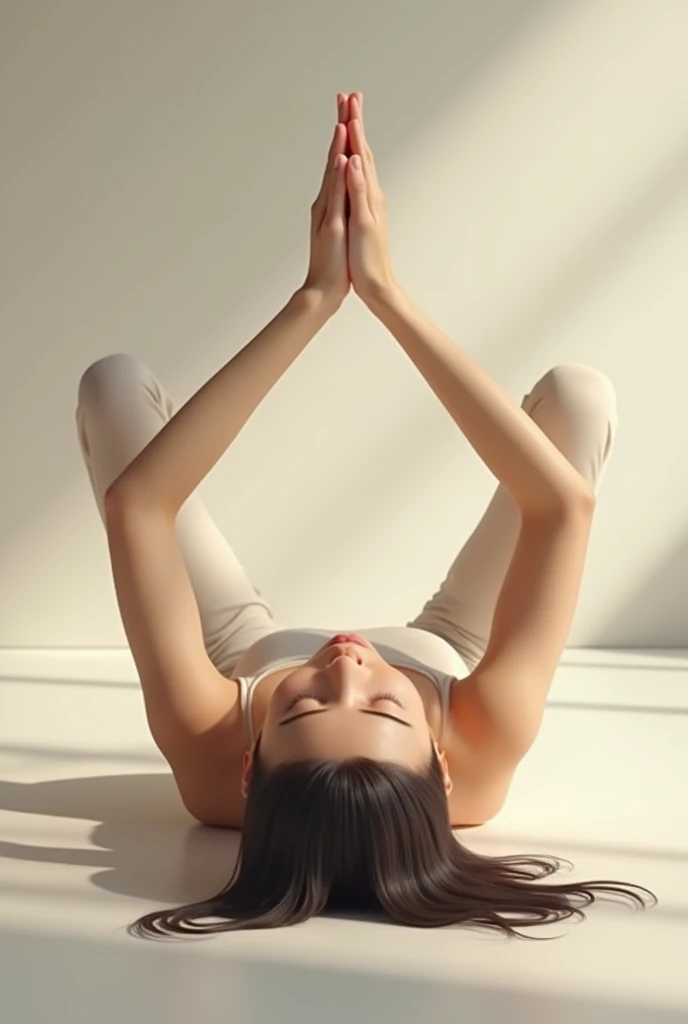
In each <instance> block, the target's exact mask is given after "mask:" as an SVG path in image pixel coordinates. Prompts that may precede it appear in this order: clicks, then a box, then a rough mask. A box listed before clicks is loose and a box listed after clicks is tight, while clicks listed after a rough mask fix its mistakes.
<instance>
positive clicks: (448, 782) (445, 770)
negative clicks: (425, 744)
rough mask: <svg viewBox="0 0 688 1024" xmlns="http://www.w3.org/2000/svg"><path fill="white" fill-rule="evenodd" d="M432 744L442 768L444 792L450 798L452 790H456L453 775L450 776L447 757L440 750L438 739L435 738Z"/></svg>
mask: <svg viewBox="0 0 688 1024" xmlns="http://www.w3.org/2000/svg"><path fill="white" fill-rule="evenodd" d="M432 742H433V743H434V744H435V753H436V754H437V759H438V761H439V762H440V767H441V769H442V775H443V776H444V791H445V793H446V794H447V796H449V794H450V793H451V791H452V789H453V788H454V783H453V782H452V779H451V775H450V774H449V765H448V764H447V755H446V754H445V753H444V751H443V750H442V751H441V750H440V748H439V746H438V745H437V740H436V739H434V738H433V741H432Z"/></svg>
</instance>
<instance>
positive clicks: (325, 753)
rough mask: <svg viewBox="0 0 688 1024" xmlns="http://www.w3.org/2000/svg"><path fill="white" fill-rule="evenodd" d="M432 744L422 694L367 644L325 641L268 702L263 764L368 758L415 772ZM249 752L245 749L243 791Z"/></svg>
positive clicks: (425, 760) (262, 750)
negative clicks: (403, 766) (394, 762)
mask: <svg viewBox="0 0 688 1024" xmlns="http://www.w3.org/2000/svg"><path fill="white" fill-rule="evenodd" d="M431 743H432V745H433V746H434V749H435V752H436V754H437V756H438V757H439V758H440V762H441V763H442V767H443V769H444V770H445V773H446V774H447V782H448V784H449V786H450V785H451V783H450V781H449V778H448V772H447V769H446V759H445V758H444V755H440V753H439V750H438V749H437V745H436V743H435V740H434V737H433V735H432V732H431V730H430V726H429V724H428V720H427V718H426V716H425V708H424V706H423V701H422V699H421V696H420V694H419V692H418V690H417V688H416V687H415V686H414V684H413V683H412V682H411V680H410V679H409V678H408V676H406V675H404V673H403V672H400V671H399V670H398V669H396V668H394V667H393V666H392V665H390V664H389V663H388V662H386V661H385V660H384V659H383V658H381V657H380V655H379V654H378V652H377V651H376V650H375V648H374V647H373V646H372V644H370V643H368V642H367V641H364V642H363V644H358V643H354V642H349V641H345V642H341V643H334V644H333V643H332V641H328V643H327V644H325V645H324V646H323V647H321V648H320V650H319V651H316V653H315V654H314V655H313V657H312V658H311V659H310V660H309V661H307V662H306V663H305V664H304V665H300V666H299V668H297V669H295V670H294V671H293V672H292V673H290V675H288V676H285V678H284V679H283V680H282V681H281V683H280V684H279V686H278V687H277V688H276V690H275V692H274V693H273V695H272V698H271V700H270V703H269V704H268V708H267V712H266V715H265V721H264V722H263V727H262V729H261V743H260V751H261V757H262V758H263V760H264V761H265V763H266V765H267V766H268V767H275V766H276V765H278V764H283V763H286V762H289V761H299V760H306V759H309V760H310V759H311V758H312V759H323V760H344V759H345V758H350V757H369V758H373V759H375V760H385V761H396V762H398V763H399V764H403V765H406V766H408V767H409V768H412V769H413V770H418V771H420V770H421V769H422V768H423V767H424V766H425V765H426V764H427V761H428V755H429V753H430V746H431ZM252 753H253V752H252V751H251V753H250V754H249V753H246V754H245V755H244V786H243V789H244V792H245V787H246V784H247V781H248V775H249V772H248V771H247V769H248V768H249V767H250V764H251V758H252Z"/></svg>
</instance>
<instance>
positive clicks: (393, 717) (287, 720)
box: [277, 708, 413, 729]
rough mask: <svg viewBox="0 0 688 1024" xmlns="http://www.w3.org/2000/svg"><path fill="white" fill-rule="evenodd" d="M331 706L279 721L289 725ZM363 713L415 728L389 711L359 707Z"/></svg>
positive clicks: (323, 712) (279, 723)
mask: <svg viewBox="0 0 688 1024" xmlns="http://www.w3.org/2000/svg"><path fill="white" fill-rule="evenodd" d="M329 710H330V709H329V708H314V709H313V710H312V711H300V712H299V713H298V715H292V717H291V718H285V719H284V721H283V722H278V723H277V724H278V725H289V723H290V722H295V721H296V720H297V718H304V717H305V716H306V715H323V714H325V712H326V711H329ZM359 711H360V712H361V714H362V715H379V716H380V717H381V718H391V719H392V721H393V722H398V723H399V725H405V726H406V728H407V729H413V726H412V725H411V723H410V722H405V721H404V719H403V718H397V716H396V715H390V714H389V713H388V712H387V711H371V710H367V709H366V708H359Z"/></svg>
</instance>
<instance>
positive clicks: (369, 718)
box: [77, 93, 652, 936]
mask: <svg viewBox="0 0 688 1024" xmlns="http://www.w3.org/2000/svg"><path fill="white" fill-rule="evenodd" d="M352 286H353V289H354V291H355V292H356V294H357V295H358V296H359V298H360V299H361V300H362V301H363V302H364V303H365V304H366V305H367V306H368V308H369V309H370V311H371V312H372V313H373V314H374V315H375V316H377V317H378V318H379V319H380V320H381V321H382V322H383V323H384V324H385V325H386V326H387V327H388V329H389V331H390V333H391V334H392V335H393V336H394V337H395V338H396V339H397V341H398V342H399V343H400V344H401V346H402V347H403V349H404V351H405V352H406V353H407V355H408V356H409V358H410V359H411V360H412V361H413V362H414V364H415V365H416V366H417V367H418V369H419V371H420V372H421V373H422V374H423V376H424V378H425V379H426V381H427V382H428V384H429V386H430V387H431V388H432V389H433V391H434V392H435V394H436V395H437V397H438V398H439V400H440V401H441V402H442V404H443V405H444V407H445V409H446V410H447V412H448V413H449V414H450V416H451V417H452V418H453V419H454V421H455V422H456V424H457V426H458V427H459V428H460V429H461V430H462V431H463V432H464V434H465V435H466V437H467V438H468V440H469V441H470V442H471V444H472V445H473V447H474V448H475V450H476V452H477V453H478V455H480V456H481V458H482V459H483V460H484V461H485V463H486V465H487V466H488V468H489V469H490V470H491V471H492V472H493V473H494V475H495V476H496V477H497V479H498V480H499V482H500V484H499V487H498V488H497V491H496V493H495V495H494V497H493V499H492V501H491V502H490V505H489V507H488V509H487V511H486V513H485V515H484V517H483V519H482V520H481V522H480V523H479V525H478V527H477V529H476V530H475V532H474V533H473V535H472V536H471V537H470V538H469V540H468V541H467V543H466V544H465V545H464V547H463V548H462V550H461V551H460V552H459V554H458V555H457V557H456V559H455V560H454V562H453V564H452V565H451V567H450V569H449V572H448V574H447V577H446V579H445V580H444V582H443V583H442V585H441V586H440V587H439V589H438V590H437V592H436V593H435V594H434V595H433V596H432V597H431V598H430V599H429V600H428V601H427V602H426V604H425V606H424V607H423V609H422V610H421V612H420V614H419V615H417V616H416V617H415V618H414V619H412V620H411V621H410V622H408V623H407V624H406V625H405V626H389V627H381V628H376V629H368V630H359V632H358V633H357V634H351V633H338V634H335V635H334V636H333V635H332V631H329V630H319V629H297V630H293V629H292V630H290V629H284V628H282V627H281V626H280V625H279V624H278V623H277V622H276V621H275V618H274V616H273V613H272V611H271V609H270V606H269V604H268V603H267V602H266V601H265V600H264V598H263V597H262V595H261V594H260V593H259V592H258V591H257V590H256V589H255V588H254V587H253V586H252V584H251V583H250V582H249V580H248V579H247V577H246V575H245V573H244V571H243V569H242V567H241V565H240V564H239V562H238V561H237V559H236V557H235V555H234V553H233V551H232V549H231V547H230V546H229V545H228V544H227V542H226V541H225V540H224V538H223V537H222V536H221V535H220V533H219V532H218V530H217V528H216V527H215V525H214V524H213V522H212V520H211V519H210V517H209V516H208V513H207V512H206V510H205V508H204V506H203V504H202V502H201V501H200V499H199V497H198V495H196V494H195V493H194V491H195V489H196V488H197V486H198V484H199V483H200V482H201V480H202V479H203V478H204V477H205V476H206V474H207V473H208V472H209V471H210V469H211V468H212V467H213V466H214V465H215V463H216V462H217V461H218V459H219V458H220V457H221V455H222V454H223V453H224V452H225V450H226V448H227V446H228V445H229V444H230V443H231V442H232V440H233V439H234V438H235V437H236V436H237V434H238V433H239V432H240V430H241V429H242V427H243V425H244V424H245V423H246V421H247V420H248V419H249V417H250V416H251V414H252V413H253V411H254V410H255V408H256V407H257V406H258V405H259V403H260V402H261V401H262V399H263V398H264V397H265V395H266V394H267V393H268V392H269V390H270V388H271V387H272V386H273V385H274V384H275V382H276V381H277V380H279V378H280V377H281V376H282V374H283V373H284V372H285V371H286V370H287V368H288V367H289V366H290V365H291V363H292V362H293V361H294V359H295V358H296V357H297V356H298V355H299V353H300V352H301V351H302V350H303V348H304V347H305V346H306V344H307V343H308V342H309V341H310V340H311V338H313V337H314V336H315V335H316V334H317V333H318V331H319V330H320V329H321V327H322V326H323V325H324V324H325V323H326V322H327V320H329V318H330V317H331V316H333V315H334V313H335V312H336V311H337V310H338V309H339V307H340V306H341V304H342V302H343V301H344V298H345V297H346V295H347V294H348V292H349V290H350V288H351V287H352ZM616 424H617V414H616V399H615V392H614V388H613V386H612V384H611V382H610V381H609V380H608V378H607V377H605V376H604V375H603V374H602V373H600V372H598V371H597V370H595V369H593V368H591V367H587V366H581V365H577V364H572V365H563V366H556V367H554V368H553V369H551V370H550V371H549V372H548V373H546V374H545V375H544V376H543V377H542V378H541V379H540V380H539V381H537V382H536V383H535V384H534V386H533V388H532V390H531V391H530V392H529V394H527V395H526V396H525V398H524V399H523V402H522V403H521V408H520V409H519V407H518V406H517V405H515V404H514V403H513V402H512V400H511V399H510V398H509V396H508V395H507V394H506V393H505V392H504V391H503V390H502V388H501V387H500V386H499V385H498V384H497V383H496V382H495V381H493V380H491V379H490V378H489V377H488V375H487V374H486V373H485V372H484V371H483V370H482V369H481V368H480V367H479V366H478V365H477V364H476V363H475V362H473V361H472V360H471V359H470V357H469V356H468V355H467V354H466V353H465V352H463V351H462V350H460V349H459V348H458V347H457V346H456V345H454V344H453V342H451V341H450V340H449V339H448V338H447V337H446V336H445V335H444V334H442V332H441V331H440V330H439V329H438V328H437V327H435V326H434V325H433V324H432V323H431V322H430V321H429V320H428V319H427V318H426V317H425V316H423V314H422V313H421V312H420V311H419V310H418V309H417V307H415V306H414V305H413V303H412V301H411V299H410V298H409V296H408V295H407V294H406V293H405V292H404V291H403V289H402V288H401V286H400V285H399V284H398V282H397V281H396V278H395V276H394V273H393V271H392V267H391V261H390V255H389V248H388V235H387V226H386V203H385V198H384V196H383V193H382V190H381V188H380V184H379V182H378V178H377V174H376V170H375V163H374V160H373V155H372V152H371V150H370V146H369V144H368V142H367V140H366V137H365V132H364V127H363V118H362V94H361V93H354V94H352V95H351V96H350V97H349V96H348V95H346V94H341V95H340V96H339V97H338V123H337V125H336V127H335V131H334V136H333V139H332V144H331V146H330V151H329V154H328V159H327V165H326V169H325V174H324V177H323V182H322V187H321V189H320V193H319V195H318V197H317V199H316V200H315V202H314V204H313V206H312V208H311V256H310V264H309V269H308V273H307V276H306V279H305V281H304V284H303V285H302V286H301V288H299V289H298V290H297V291H296V292H295V293H294V295H293V296H292V297H291V298H290V299H289V301H288V302H287V304H286V305H285V307H284V309H283V310H282V311H281V312H280V313H279V314H278V315H277V316H276V317H275V318H274V319H273V320H272V321H271V322H270V323H269V324H268V325H267V326H266V327H265V328H264V329H263V331H261V332H260V334H258V335H257V337H256V338H255V339H254V340H253V341H251V342H250V343H249V344H248V345H247V346H246V347H245V348H244V349H242V350H241V351H240V352H239V353H238V354H237V355H236V356H235V357H234V358H233V359H232V360H230V362H229V363H228V364H227V365H226V366H224V367H223V368H222V369H221V370H220V371H219V372H218V373H217V374H216V375H215V376H214V377H213V378H211V379H210V380H209V381H208V382H207V383H206V384H205V385H204V386H203V387H202V388H200V390H199V391H198V393H197V394H196V395H194V396H193V397H192V398H191V399H190V400H189V401H188V402H187V403H186V404H185V405H184V406H183V407H182V408H181V409H177V408H176V406H175V404H174V402H173V400H172V399H171V397H170V396H169V394H168V392H167V391H166V390H165V388H164V386H163V385H162V384H161V383H160V381H159V380H157V378H156V377H155V376H154V374H153V373H152V372H151V370H150V369H149V368H148V367H147V366H145V365H144V364H143V363H142V362H141V361H140V360H138V359H136V358H134V357H132V356H130V355H126V354H116V355H112V356H108V357H106V358H104V359H100V360H98V362H96V363H94V364H93V365H92V366H91V367H89V369H88V370H87V371H86V373H85V374H84V375H83V377H82V379H81V382H80V386H79V402H78V408H77V425H78V431H79V439H80V443H81V447H82V452H83V455H84V459H85V462H86V466H87V469H88V473H89V477H90V480H91V484H92V487H93V491H94V495H95V498H96V501H97V504H98V508H99V510H100V513H101V516H102V518H103V521H104V524H105V526H106V530H107V538H108V546H109V551H110V557H111V562H112V569H113V575H114V581H115V588H116V592H117V599H118V603H119V608H120V612H121V615H122V621H123V624H124V628H125V630H126V633H127V638H128V640H129V643H130V646H131V650H132V654H133V657H134V659H135V662H136V666H137V669H138V673H139V677H140V680H141V685H142V689H143V695H144V701H145V707H146V715H147V719H148V723H149V726H150V729H151V733H152V736H153V738H154V740H155V742H156V744H157V745H158V747H159V749H160V750H161V752H162V753H163V755H164V756H165V757H166V759H167V760H168V762H169V764H170V767H171V769H172V771H173V773H174V777H175V780H176V783H177V785H178V788H179V792H180V796H181V799H182V801H183V802H184V805H185V807H186V808H187V809H188V811H189V812H190V813H191V814H192V815H193V816H194V817H195V818H196V819H198V820H199V821H201V822H203V823H205V824H208V825H217V826H225V827H230V828H242V829H243V832H242V843H241V848H240V852H239V857H238V860H237V865H236V869H235V872H234V874H233V876H232V878H231V879H230V881H229V883H228V884H227V886H226V887H225V888H224V889H223V890H222V891H221V892H220V893H219V894H217V895H216V896H214V897H212V898H210V899H208V900H206V901H204V902H202V903H198V904H192V905H188V906H185V907H181V908H178V909H177V910H175V911H170V912H160V913H152V914H147V915H145V916H144V917H142V918H140V919H139V921H137V922H136V923H135V924H134V925H133V926H132V931H133V934H142V935H147V936H155V935H159V934H165V933H166V932H167V933H171V932H177V933H180V934H187V933H188V934H191V933H198V931H199V930H204V931H205V930H208V931H220V930H229V929H235V928H246V927H251V928H259V927H274V926H277V925H288V924H295V923H297V922H299V921H303V920H306V919H307V918H308V917H310V916H312V915H313V914H317V913H320V912H323V911H327V910H332V909H337V908H339V909H341V908H344V909H349V910H369V911H371V910H372V911H376V910H377V911H379V910H382V911H384V912H386V913H387V915H388V916H389V917H391V919H392V920H394V921H396V922H398V923H405V924H410V925H416V926H421V927H434V926H440V925H445V924H452V923H457V922H471V921H472V922H475V923H478V924H483V925H486V926H488V927H493V928H500V929H502V930H503V931H505V932H506V933H508V934H511V935H518V934H519V933H518V932H516V931H515V930H514V928H513V927H512V925H513V924H530V923H543V922H547V921H554V920H559V919H561V918H564V917H568V916H571V915H572V914H577V915H578V916H580V917H584V916H585V915H584V914H583V912H582V911H581V910H579V909H575V898H576V897H578V898H579V900H580V901H582V905H584V906H585V905H588V904H589V903H591V902H592V901H593V900H594V899H595V896H594V890H595V889H597V890H600V891H607V892H610V893H611V892H620V893H623V894H624V895H626V896H630V897H631V898H632V899H633V900H635V901H636V902H637V903H639V904H640V905H644V904H643V900H642V897H640V896H638V895H636V894H635V893H634V892H632V891H631V890H628V889H623V888H621V887H620V886H618V885H617V884H615V883H609V884H607V883H605V882H601V881H598V882H589V883H587V884H585V885H584V884H568V885H542V884H538V883H536V882H534V881H533V880H534V879H536V878H539V877H542V876H544V875H548V874H552V873H553V872H554V871H556V870H557V868H558V867H560V866H561V862H560V861H558V860H556V858H551V857H550V858H525V857H504V858H490V857H482V856H478V855H477V854H474V853H471V852H470V851H468V850H467V849H465V848H464V847H463V846H462V845H461V844H460V843H458V842H457V840H456V838H455V837H454V836H453V834H452V827H454V828H459V827H462V826H467V825H479V824H482V823H483V822H485V821H487V820H489V819H490V818H492V817H493V816H494V815H495V814H496V813H497V812H498V811H499V809H500V808H501V807H502V805H503V803H504V800H505V797H506V795H507V792H508V789H509V785H510V782H511V780H512V777H513V775H514V772H515V770H516V767H517V765H518V763H519V762H520V760H521V759H522V758H523V757H524V755H525V754H526V752H527V751H528V749H529V748H530V746H531V745H532V743H533V742H534V740H535V737H536V735H537V732H538V729H539V726H540V722H541V719H542V714H543V710H544V706H545V702H546V698H547V693H548V690H549V687H550V684H551V681H552V678H553V675H554V672H555V669H556V666H557V662H558V659H559V657H560V655H561V651H562V649H563V647H564V645H565V642H566V638H567V635H568V632H569V628H570V624H571V620H572V617H573V614H574V610H575V605H576V600H577V596H578V592H579V587H580V581H581V576H582V572H583V566H584V561H585V554H586V549H587V545H588V538H589V533H590V527H591V523H592V519H593V514H594V508H595V495H596V493H597V491H598V490H599V486H600V482H601V479H602V474H603V472H604V469H605V467H606V464H607V462H608V459H609V457H610V453H611V449H612V445H613V439H614V433H615V429H616ZM240 497H241V490H240V488H237V498H238V500H240ZM637 888H641V887H637ZM643 891H645V892H648V890H643ZM650 895H652V894H650ZM505 914H510V915H515V918H513V920H512V921H511V922H509V920H507V919H506V918H505V917H504V916H503V915H505ZM208 917H215V918H220V919H221V920H220V922H219V923H215V924H207V925H199V924H197V923H195V922H196V921H197V920H198V919H203V918H208Z"/></svg>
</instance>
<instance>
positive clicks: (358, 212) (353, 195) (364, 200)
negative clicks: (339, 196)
mask: <svg viewBox="0 0 688 1024" xmlns="http://www.w3.org/2000/svg"><path fill="white" fill-rule="evenodd" d="M346 186H347V194H348V196H349V200H350V202H351V216H352V217H355V218H356V220H358V221H359V222H360V221H364V220H367V219H368V218H369V217H371V216H372V214H371V210H370V206H369V204H368V187H367V185H366V180H365V174H364V173H363V165H362V163H361V158H360V156H359V155H358V154H357V153H355V154H354V155H353V156H352V157H351V159H350V160H349V161H348V164H347V168H346Z"/></svg>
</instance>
